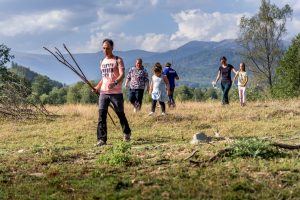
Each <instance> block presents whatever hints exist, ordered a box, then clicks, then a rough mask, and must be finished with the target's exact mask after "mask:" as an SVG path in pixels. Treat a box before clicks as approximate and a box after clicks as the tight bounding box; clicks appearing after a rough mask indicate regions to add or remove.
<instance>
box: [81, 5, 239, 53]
mask: <svg viewBox="0 0 300 200" xmlns="http://www.w3.org/2000/svg"><path fill="white" fill-rule="evenodd" d="M242 16H243V14H231V13H220V12H214V13H204V12H202V11H200V10H186V11H181V12H179V13H177V14H174V15H173V18H174V20H175V22H176V23H177V24H178V30H177V31H176V32H175V33H173V34H170V35H168V34H164V33H145V34H143V35H138V36H136V35H135V36H133V35H130V34H125V33H117V32H108V33H107V32H105V31H103V30H98V31H97V32H95V33H94V34H93V35H92V36H91V37H90V40H89V41H88V42H87V43H86V45H84V46H83V47H82V48H79V49H78V51H80V52H95V51H99V50H100V49H101V48H100V47H101V41H102V40H103V39H104V38H113V39H114V41H115V43H116V47H115V49H117V50H129V49H143V50H147V51H167V50H170V49H174V48H177V47H179V46H180V45H183V44H184V43H187V42H189V41H191V40H204V41H221V40H224V39H234V38H236V37H237V33H238V29H239V26H238V24H239V21H240V18H241V17H242ZM125 20H126V18H125ZM111 26H112V25H111ZM103 29H104V28H103Z"/></svg>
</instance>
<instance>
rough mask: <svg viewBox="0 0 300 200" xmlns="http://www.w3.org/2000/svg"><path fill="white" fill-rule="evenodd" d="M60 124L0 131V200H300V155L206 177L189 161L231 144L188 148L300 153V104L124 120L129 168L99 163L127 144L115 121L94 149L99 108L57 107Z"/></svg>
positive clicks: (189, 107) (230, 163) (191, 107)
mask: <svg viewBox="0 0 300 200" xmlns="http://www.w3.org/2000/svg"><path fill="white" fill-rule="evenodd" d="M48 109H49V110H51V111H52V112H54V113H56V114H58V115H59V116H58V117H56V118H52V119H39V120H36V121H23V122H19V121H8V120H5V119H3V120H1V122H0V199H118V198H120V199H123V198H126V199H199V198H205V199H208V198H209V199H210V198H214V199H238V198H242V199H245V198H246V199H278V198H279V199H284V198H291V199H293V198H295V199H296V198H300V196H299V192H300V185H299V183H298V182H299V181H298V180H299V179H300V175H299V171H300V164H299V162H298V158H299V151H293V152H292V153H291V154H290V157H287V158H277V159H272V160H263V159H250V158H249V159H242V158H241V159H227V160H226V159H225V160H223V161H222V162H217V163H215V164H212V165H211V166H209V167H206V168H198V167H195V166H194V165H191V164H190V163H189V162H188V161H183V160H184V158H186V157H187V156H189V155H190V154H191V153H192V152H193V151H194V150H195V149H198V150H199V151H198V152H197V153H196V154H195V156H193V158H192V159H193V160H198V161H200V160H205V159H207V158H209V157H210V156H212V155H214V154H215V153H216V152H217V151H218V150H220V149H222V148H224V146H225V145H226V144H227V141H213V143H212V144H200V145H196V146H195V145H191V144H189V142H190V140H191V139H192V137H193V135H194V134H195V133H197V132H204V133H205V134H207V135H208V136H213V135H214V134H215V132H218V133H219V134H220V135H221V136H223V137H232V138H238V137H254V136H255V137H268V138H271V139H272V140H274V141H282V142H286V143H300V99H293V100H289V101H272V102H249V103H248V104H247V106H246V107H243V108H242V107H240V106H239V105H238V103H232V104H231V105H230V106H225V107H222V106H221V105H220V103H219V102H205V103H204V102H203V103H192V102H189V103H178V104H177V108H176V109H173V110H169V109H167V116H160V115H159V114H160V110H159V109H160V108H157V111H156V115H155V116H152V117H149V116H148V113H149V111H150V104H148V105H143V108H142V111H141V112H139V113H133V112H132V107H131V106H130V105H129V104H126V105H125V110H126V111H125V113H126V116H127V118H128V121H129V123H130V126H131V129H132V150H131V151H132V155H134V156H135V157H137V158H138V159H140V161H141V162H140V164H138V165H134V166H127V167H118V166H110V165H105V164H99V163H98V162H97V160H98V158H99V154H105V153H106V152H107V150H109V149H110V148H111V146H112V145H113V144H115V143H116V142H118V141H120V140H122V133H121V129H120V125H119V122H118V120H117V118H116V115H115V114H114V113H113V112H112V111H110V113H111V115H112V116H113V118H114V120H115V122H116V123H117V127H114V126H113V125H112V123H111V121H110V120H109V119H108V145H107V146H105V147H103V148H98V147H94V144H95V143H96V126H97V118H98V116H97V113H98V112H97V105H64V106H59V107H49V108H48Z"/></svg>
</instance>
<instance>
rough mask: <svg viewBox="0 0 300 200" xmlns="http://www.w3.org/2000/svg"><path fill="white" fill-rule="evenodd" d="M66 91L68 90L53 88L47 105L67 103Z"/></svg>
mask: <svg viewBox="0 0 300 200" xmlns="http://www.w3.org/2000/svg"><path fill="white" fill-rule="evenodd" d="M67 91H68V90H67V88H66V87H62V88H58V87H54V88H53V89H52V90H51V91H50V92H49V95H48V100H47V103H48V104H54V105H58V104H64V103H66V102H67Z"/></svg>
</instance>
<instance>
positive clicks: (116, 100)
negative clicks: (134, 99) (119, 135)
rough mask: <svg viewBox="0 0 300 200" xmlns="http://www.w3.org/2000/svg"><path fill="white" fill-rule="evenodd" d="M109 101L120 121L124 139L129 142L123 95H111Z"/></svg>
mask: <svg viewBox="0 0 300 200" xmlns="http://www.w3.org/2000/svg"><path fill="white" fill-rule="evenodd" d="M110 100H111V102H112V104H113V106H114V109H115V111H116V114H117V116H118V118H119V120H120V124H121V126H122V131H123V133H124V134H125V137H124V139H125V140H130V134H131V130H130V127H129V124H128V121H127V118H126V116H125V113H124V99H123V94H111V95H110Z"/></svg>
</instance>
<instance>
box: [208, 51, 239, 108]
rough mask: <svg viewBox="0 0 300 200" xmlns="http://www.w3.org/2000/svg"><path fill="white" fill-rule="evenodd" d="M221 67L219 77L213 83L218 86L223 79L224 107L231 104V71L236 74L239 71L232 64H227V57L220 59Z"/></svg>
mask: <svg viewBox="0 0 300 200" xmlns="http://www.w3.org/2000/svg"><path fill="white" fill-rule="evenodd" d="M220 63H221V66H220V67H219V71H218V75H217V78H216V80H215V81H213V82H212V84H213V85H216V84H217V82H218V80H219V79H220V77H222V79H221V89H222V92H223V97H222V105H226V104H229V98H228V93H229V90H230V88H231V85H232V80H231V71H233V72H234V73H235V74H236V73H237V71H236V70H235V69H234V67H233V66H232V65H231V64H227V59H226V57H225V56H222V57H221V58H220Z"/></svg>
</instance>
